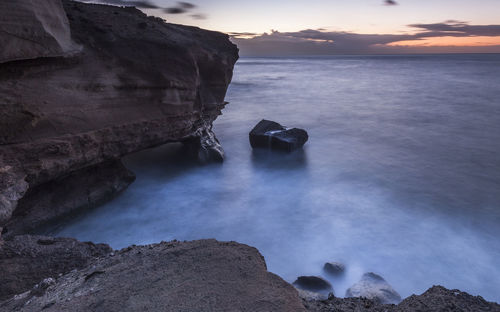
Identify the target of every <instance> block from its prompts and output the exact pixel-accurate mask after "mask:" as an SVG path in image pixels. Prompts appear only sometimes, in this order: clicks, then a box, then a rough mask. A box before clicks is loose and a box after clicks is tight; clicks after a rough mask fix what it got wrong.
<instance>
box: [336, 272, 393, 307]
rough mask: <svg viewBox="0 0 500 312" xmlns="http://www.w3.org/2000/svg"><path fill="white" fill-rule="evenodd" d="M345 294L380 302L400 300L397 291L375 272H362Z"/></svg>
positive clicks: (387, 302)
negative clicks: (361, 275)
mask: <svg viewBox="0 0 500 312" xmlns="http://www.w3.org/2000/svg"><path fill="white" fill-rule="evenodd" d="M345 296H346V297H365V298H368V299H372V300H375V301H378V302H380V303H382V304H391V303H392V304H397V303H399V302H401V296H400V295H399V294H398V292H397V291H396V290H394V288H392V286H391V285H389V283H387V282H386V281H385V279H384V278H383V277H382V276H380V275H377V274H375V273H365V274H363V277H362V278H361V280H360V281H359V282H357V283H356V284H354V285H352V286H351V288H349V289H348V290H347V291H346V293H345Z"/></svg>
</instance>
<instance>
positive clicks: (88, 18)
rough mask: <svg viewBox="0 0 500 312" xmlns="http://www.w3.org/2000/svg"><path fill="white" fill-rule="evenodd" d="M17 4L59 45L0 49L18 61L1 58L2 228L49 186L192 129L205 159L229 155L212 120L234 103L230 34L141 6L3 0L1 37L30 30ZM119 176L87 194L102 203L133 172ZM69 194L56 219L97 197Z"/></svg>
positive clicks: (234, 52)
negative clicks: (16, 19) (230, 98)
mask: <svg viewBox="0 0 500 312" xmlns="http://www.w3.org/2000/svg"><path fill="white" fill-rule="evenodd" d="M42 3H43V4H42ZM46 6H47V7H46ZM49 6H50V7H49ZM11 7H12V9H13V10H14V11H13V12H20V13H16V14H18V15H19V16H21V15H22V16H25V17H22V18H20V21H25V20H27V19H28V18H31V16H32V15H33V16H35V17H36V18H35V17H33V18H32V19H31V20H32V22H30V23H26V25H28V26H29V27H32V28H33V29H35V30H36V29H38V32H37V31H35V30H33V31H29V32H27V33H26V35H27V36H30V37H29V38H31V39H32V41H33V40H35V42H32V43H33V44H36V42H37V40H41V41H43V42H44V46H45V47H47V48H48V49H49V50H50V51H52V52H54V53H52V52H50V53H49V52H43V51H42V52H40V53H38V52H37V51H36V50H34V49H32V48H31V47H30V46H26V50H27V51H34V52H36V53H35V54H33V55H25V53H24V52H22V49H21V47H20V46H17V48H14V49H13V51H14V52H16V53H17V54H16V57H14V58H13V57H7V56H4V55H2V56H1V59H2V60H3V61H6V60H9V59H16V60H17V61H15V62H4V63H2V64H0V227H4V226H5V225H6V223H8V222H9V220H11V217H12V215H13V214H14V215H16V214H26V212H27V211H30V209H33V207H27V206H26V205H25V204H26V203H28V202H32V203H34V202H36V200H34V198H33V196H34V195H35V194H42V193H44V188H45V190H47V191H49V190H51V191H54V183H56V184H57V183H58V181H62V179H66V182H68V181H69V180H67V179H69V177H76V178H77V179H79V177H78V175H75V174H74V173H75V172H78V171H79V170H82V169H85V168H89V167H94V166H100V165H102V164H103V163H110V162H111V163H112V162H113V161H118V160H119V159H120V158H121V157H122V156H124V155H127V154H130V153H133V152H136V151H139V150H142V149H146V148H150V147H154V146H158V145H161V144H164V143H167V142H173V141H184V140H192V139H193V137H194V138H197V139H198V140H199V142H200V144H199V145H200V146H201V147H203V149H204V150H203V151H202V154H203V155H209V156H210V155H216V156H217V157H219V156H218V155H221V150H220V146H218V145H217V144H218V142H217V141H216V139H215V137H214V136H213V133H212V131H211V125H212V122H213V120H214V119H215V118H216V117H217V116H218V115H219V114H220V113H221V109H222V108H223V107H224V105H225V102H224V97H225V93H226V90H227V87H228V85H229V83H230V81H231V78H232V70H233V66H234V64H235V62H236V60H237V58H238V49H237V48H236V46H235V45H233V44H232V43H231V42H230V41H229V38H228V36H227V35H225V34H221V33H217V32H211V31H206V30H201V29H199V28H195V27H188V26H180V25H173V24H168V23H165V22H164V21H163V20H161V19H158V18H153V17H147V16H146V15H145V14H144V13H142V12H141V11H139V10H137V9H135V8H122V7H114V6H105V5H97V4H84V3H78V2H73V1H69V0H65V1H62V4H61V2H59V1H58V0H50V1H48V0H47V1H27V0H22V1H3V2H2V4H1V5H0V27H1V28H0V29H1V30H2V33H1V34H0V38H2V39H0V40H6V39H5V38H7V37H8V38H10V37H9V36H6V35H5V29H7V28H8V29H9V30H8V32H9V33H10V34H16V33H17V32H23V31H24V30H23V29H24V22H23V23H13V22H9V21H10V20H11V19H12V18H11V16H10V15H9V13H10V12H11V10H10V9H11ZM63 8H64V12H65V13H66V15H64V14H63V13H64V12H62V11H61V10H62V9H63ZM46 11H50V12H52V15H53V16H52V15H50V14H48V13H47V12H46ZM30 12H31V13H30ZM7 15H8V16H7ZM66 16H67V20H66ZM41 20H43V21H45V22H42V21H41ZM38 21H39V23H38ZM68 21H69V30H68V29H67V26H68ZM37 23H38V24H37ZM44 23H45V24H44ZM46 25H49V26H51V27H52V28H51V27H46ZM42 29H43V31H45V32H46V33H44V34H41V33H42V32H43V31H42ZM51 29H53V30H51ZM39 33H40V36H38V34H39ZM69 34H71V43H75V44H77V45H78V47H79V48H80V50H79V52H78V53H77V54H74V55H70V56H68V55H65V53H64V52H65V51H66V49H65V47H66V46H67V45H69V43H68V40H69V39H68V35H69ZM51 36H52V37H51ZM38 38H40V39H38ZM50 38H52V39H50ZM9 40H10V39H9ZM45 42H52V43H54V44H53V45H49V44H45ZM56 43H57V44H56ZM9 46H13V47H16V45H15V44H10V45H9ZM71 46H72V45H71ZM61 51H62V52H61ZM59 52H61V53H59ZM0 53H4V51H2V52H0ZM5 53H7V52H5ZM14 54H15V53H14ZM63 54H64V56H65V57H61V56H62V55H63ZM211 145H213V146H214V149H215V152H212V151H211V150H210V149H211ZM89 170H90V171H92V169H89ZM80 172H81V171H80ZM94 172H98V170H94ZM93 179H99V178H98V177H96V178H93ZM111 180H113V179H111ZM118 180H120V179H119V178H116V179H114V181H115V182H107V183H104V184H103V185H105V186H106V187H108V186H109V185H110V184H113V183H114V184H115V185H116V187H114V188H115V191H98V190H92V191H91V193H92V194H93V195H96V194H99V193H100V194H103V197H101V198H97V197H98V196H93V195H92V196H87V198H88V199H90V201H95V203H97V202H100V201H101V200H103V199H105V198H107V197H108V196H109V195H110V193H112V192H118V191H119V189H121V188H123V185H124V184H126V179H125V180H124V181H122V182H120V183H119V182H117V181H118ZM71 183H74V185H76V183H77V182H71ZM118 184H121V186H120V185H118ZM86 188H87V186H85V185H84V186H83V188H82V189H84V190H85V189H86ZM57 194H61V193H57ZM57 194H55V195H54V196H56V195H57ZM26 196H29V197H30V198H28V199H26V200H25V204H24V205H22V203H21V201H22V200H23V199H24V198H25V197H26ZM53 200H55V199H50V200H49V199H47V198H46V197H45V198H43V201H44V202H47V201H53ZM63 201H64V204H63V207H61V206H57V205H52V206H51V207H49V205H47V206H45V207H44V208H43V209H54V210H53V211H48V212H47V216H49V215H50V216H51V217H50V218H53V217H56V216H57V215H59V214H62V215H64V214H67V213H69V212H71V211H73V210H78V209H80V208H82V207H83V208H85V207H87V206H92V204H93V203H89V202H88V201H87V202H86V201H85V200H81V198H80V199H78V200H75V201H74V203H75V205H77V206H71V204H70V203H69V202H68V201H67V200H63ZM18 206H19V208H21V209H22V212H16V210H17V208H18ZM38 207H40V205H39V206H38ZM62 208H64V209H62ZM11 226H12V222H11ZM21 228H22V227H18V229H21ZM21 233H23V232H22V231H21Z"/></svg>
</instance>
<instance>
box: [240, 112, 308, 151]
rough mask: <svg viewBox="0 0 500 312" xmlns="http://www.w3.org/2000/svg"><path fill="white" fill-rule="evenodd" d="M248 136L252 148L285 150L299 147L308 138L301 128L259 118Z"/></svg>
mask: <svg viewBox="0 0 500 312" xmlns="http://www.w3.org/2000/svg"><path fill="white" fill-rule="evenodd" d="M249 136H250V145H252V148H271V149H277V150H283V151H287V152H291V151H293V150H296V149H298V148H301V147H302V146H303V145H304V144H305V143H306V142H307V140H308V139H309V136H308V134H307V132H306V131H305V130H303V129H298V128H291V129H289V128H285V127H283V126H282V125H280V124H279V123H277V122H274V121H269V120H261V121H260V122H259V123H258V124H257V125H256V126H255V127H254V128H253V129H252V131H250V134H249Z"/></svg>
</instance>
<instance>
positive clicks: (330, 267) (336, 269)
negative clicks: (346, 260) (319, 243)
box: [323, 262, 345, 276]
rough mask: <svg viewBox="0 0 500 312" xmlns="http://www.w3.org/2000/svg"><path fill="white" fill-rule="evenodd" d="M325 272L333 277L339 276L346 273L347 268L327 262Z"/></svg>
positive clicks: (337, 263)
mask: <svg viewBox="0 0 500 312" xmlns="http://www.w3.org/2000/svg"><path fill="white" fill-rule="evenodd" d="M323 271H325V272H326V273H328V274H330V275H333V276H339V275H342V274H343V273H344V271H345V266H344V265H343V264H342V263H340V262H327V263H325V265H324V266H323Z"/></svg>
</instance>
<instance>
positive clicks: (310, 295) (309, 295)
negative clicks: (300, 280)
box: [297, 288, 328, 301]
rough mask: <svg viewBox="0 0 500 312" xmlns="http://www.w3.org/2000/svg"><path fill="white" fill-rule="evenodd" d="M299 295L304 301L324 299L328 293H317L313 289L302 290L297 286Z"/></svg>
mask: <svg viewBox="0 0 500 312" xmlns="http://www.w3.org/2000/svg"><path fill="white" fill-rule="evenodd" d="M297 291H298V293H299V297H300V298H301V299H302V300H305V301H315V300H326V299H328V295H327V294H326V293H318V292H314V291H309V290H304V289H300V288H297Z"/></svg>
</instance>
